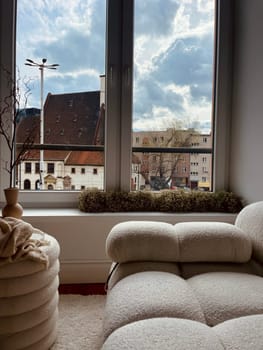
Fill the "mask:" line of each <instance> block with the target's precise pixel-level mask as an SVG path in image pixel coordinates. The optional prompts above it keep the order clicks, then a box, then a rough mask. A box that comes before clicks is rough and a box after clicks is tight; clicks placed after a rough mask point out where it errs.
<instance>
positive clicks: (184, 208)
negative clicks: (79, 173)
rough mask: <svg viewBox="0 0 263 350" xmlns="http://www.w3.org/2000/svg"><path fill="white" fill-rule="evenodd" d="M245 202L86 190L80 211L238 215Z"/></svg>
mask: <svg viewBox="0 0 263 350" xmlns="http://www.w3.org/2000/svg"><path fill="white" fill-rule="evenodd" d="M242 208H243V204H242V201H241V199H240V198H239V197H238V196H237V195H235V194H234V193H232V192H225V191H220V192H198V191H191V192H184V191H169V190H167V191H162V192H158V193H155V192H154V193H153V192H146V191H145V192H103V191H99V190H84V191H82V192H81V194H80V196H79V209H80V210H81V211H83V212H87V213H101V212H112V213H116V212H152V211H155V212H168V213H174V212H181V213H182V212H183V213H187V212H224V213H238V212H239V211H240V210H241V209H242Z"/></svg>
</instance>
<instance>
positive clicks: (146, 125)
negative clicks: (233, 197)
mask: <svg viewBox="0 0 263 350" xmlns="http://www.w3.org/2000/svg"><path fill="white" fill-rule="evenodd" d="M135 3H136V11H135V13H136V16H135V48H134V76H135V82H134V108H133V110H134V111H133V113H134V122H133V128H134V130H159V129H164V128H166V127H169V126H174V125H175V124H176V123H177V124H180V125H182V126H183V127H191V126H197V127H201V128H202V130H203V131H209V129H210V124H211V95H212V70H213V66H212V65H213V25H214V23H213V22H214V19H213V16H214V9H213V7H214V1H213V0H143V1H142V0H135ZM105 9H106V1H105V0H66V1H62V0H34V1H31V0H18V27H17V28H18V30H17V66H18V68H19V70H20V75H21V76H22V77H27V78H30V79H32V84H31V88H32V95H31V96H30V100H29V106H33V107H38V106H39V104H40V92H39V86H40V82H39V79H40V73H39V71H38V69H37V68H31V67H28V66H25V65H24V62H25V60H26V58H30V59H33V60H35V61H36V62H41V60H42V58H47V60H48V61H47V63H50V64H52V63H58V64H59V65H60V66H59V68H58V70H56V71H47V70H46V71H45V79H44V90H45V96H46V95H47V93H48V92H51V93H53V94H56V93H71V92H80V91H94V90H99V87H100V84H99V76H100V75H101V74H104V72H105V68H104V65H105V63H104V62H105V61H104V57H105Z"/></svg>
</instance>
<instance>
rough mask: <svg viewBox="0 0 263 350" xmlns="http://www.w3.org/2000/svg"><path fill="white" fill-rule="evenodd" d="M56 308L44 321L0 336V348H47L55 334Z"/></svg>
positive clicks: (40, 349) (6, 349) (39, 349)
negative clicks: (8, 334)
mask: <svg viewBox="0 0 263 350" xmlns="http://www.w3.org/2000/svg"><path fill="white" fill-rule="evenodd" d="M57 320H58V308H56V309H55V310H54V311H53V314H52V315H51V316H50V317H49V318H47V319H46V320H45V321H43V322H41V323H39V324H37V325H36V326H34V327H32V328H29V329H26V330H24V331H21V332H16V333H14V334H12V335H10V336H6V337H0V349H1V350H11V349H16V350H19V349H21V350H22V349H23V350H36V349H37V350H47V349H49V348H50V346H51V345H52V344H53V343H54V341H55V339H56V336H57Z"/></svg>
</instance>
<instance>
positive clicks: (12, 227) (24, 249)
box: [0, 217, 49, 268]
mask: <svg viewBox="0 0 263 350" xmlns="http://www.w3.org/2000/svg"><path fill="white" fill-rule="evenodd" d="M34 232H38V233H39V234H41V235H42V237H41V238H40V239H32V238H31V236H32V234H33V233H34ZM48 244H49V242H48V241H47V240H45V234H44V233H42V232H41V231H40V230H38V229H35V228H34V227H33V226H32V225H31V224H29V223H27V222H25V221H23V220H20V219H16V218H11V217H5V218H0V265H6V264H8V263H11V262H14V261H20V260H24V259H30V260H34V261H37V262H40V263H42V264H44V266H45V267H46V268H47V266H48V256H47V254H46V253H45V252H44V251H42V250H41V249H40V247H41V246H43V245H48Z"/></svg>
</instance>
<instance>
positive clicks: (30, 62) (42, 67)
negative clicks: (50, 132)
mask: <svg viewBox="0 0 263 350" xmlns="http://www.w3.org/2000/svg"><path fill="white" fill-rule="evenodd" d="M26 61H27V62H26V63H25V65H27V66H31V67H38V69H39V70H40V133H39V137H40V145H43V144H44V99H43V94H44V70H45V69H57V67H58V66H59V64H57V63H54V64H46V62H47V59H46V58H42V63H37V62H35V61H33V60H30V59H29V58H27V59H26ZM43 172H44V150H43V149H40V157H39V175H40V181H39V189H40V190H43V189H44V186H43Z"/></svg>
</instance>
